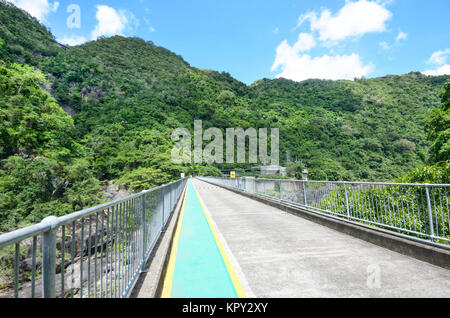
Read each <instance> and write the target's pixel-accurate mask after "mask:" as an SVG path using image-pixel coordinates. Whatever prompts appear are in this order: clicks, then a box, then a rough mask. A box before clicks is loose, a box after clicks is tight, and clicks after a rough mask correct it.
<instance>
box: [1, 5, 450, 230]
mask: <svg viewBox="0 0 450 318" xmlns="http://www.w3.org/2000/svg"><path fill="white" fill-rule="evenodd" d="M0 21H1V22H0V61H1V62H0V85H1V92H0V117H1V121H2V123H1V126H0V224H2V226H1V229H2V230H6V229H11V228H14V227H16V226H17V225H18V224H23V223H28V222H36V221H39V220H40V219H41V218H42V217H45V216H46V215H49V214H58V215H61V214H65V213H69V212H72V211H74V210H78V209H81V208H83V207H86V206H89V205H93V204H96V203H99V202H100V201H101V195H100V194H99V189H100V184H101V182H102V181H111V180H114V181H115V182H116V183H118V184H123V185H126V186H128V187H129V188H130V189H132V190H136V191H139V190H142V189H144V188H149V187H153V186H156V185H159V184H162V183H166V182H169V181H171V180H173V179H175V178H178V177H179V175H180V173H181V172H185V173H187V174H193V173H200V174H218V170H217V168H244V167H247V168H248V167H249V166H250V165H248V164H247V165H244V164H241V165H226V164H223V165H217V166H216V167H200V166H194V165H177V164H174V163H172V161H171V149H172V146H173V142H172V141H171V138H170V136H171V133H172V130H173V129H174V128H178V127H186V128H188V129H190V130H192V129H193V122H194V120H196V119H201V120H203V127H204V129H206V128H209V127H218V128H220V129H222V130H224V129H226V128H228V127H242V128H249V127H254V128H260V127H267V128H276V127H279V128H280V141H281V145H280V147H281V149H280V150H281V152H280V153H281V163H282V164H287V162H286V157H285V151H287V150H289V151H290V153H291V158H292V159H293V160H294V161H295V160H296V159H298V160H301V162H298V163H291V164H290V166H295V169H294V170H295V171H296V172H295V173H294V174H296V175H300V174H301V173H300V172H301V169H303V167H304V166H305V165H306V166H307V167H308V169H309V171H310V178H312V179H324V180H325V179H327V180H350V179H353V180H355V179H358V180H377V181H378V180H390V179H393V178H398V177H400V176H402V175H403V174H405V173H406V172H407V171H409V170H410V169H412V168H414V167H416V166H418V165H420V164H423V163H425V162H426V161H427V160H428V159H427V157H428V156H427V153H428V149H429V146H430V145H431V148H430V149H431V151H432V153H431V155H430V160H434V162H436V164H437V162H438V161H439V162H444V163H445V162H446V160H447V162H448V145H447V141H446V140H448V137H446V136H448V127H447V128H446V129H444V130H442V131H441V130H439V131H438V130H436V129H435V128H430V127H442V123H443V122H445V120H447V119H448V118H447V117H448V114H447V111H448V107H447V108H445V109H441V110H440V111H433V112H432V113H431V115H430V117H427V118H428V119H427V121H426V123H427V127H428V128H427V129H428V130H427V131H428V135H429V137H430V140H432V143H430V142H429V141H427V138H426V137H427V136H426V133H425V132H424V123H425V117H426V116H427V115H428V114H429V113H430V111H431V110H432V109H434V108H438V107H439V105H440V100H439V94H438V92H439V91H440V90H441V88H442V86H443V84H444V82H445V80H446V79H448V78H449V76H440V77H426V76H424V75H422V74H420V73H410V74H407V75H403V76H386V77H383V78H376V79H359V80H355V81H322V80H308V81H304V82H301V83H297V82H293V81H289V80H285V79H277V80H261V81H258V82H256V83H254V84H253V85H251V86H247V85H245V84H243V83H241V82H239V81H237V80H235V79H233V78H232V77H231V76H230V75H229V74H227V73H218V72H215V71H210V70H201V69H197V68H194V67H191V66H190V65H189V64H188V63H186V61H184V60H183V59H182V58H181V57H180V56H178V55H176V54H174V53H172V52H170V51H168V50H166V49H164V48H162V47H158V46H156V45H154V44H153V43H152V42H146V41H144V40H142V39H138V38H124V37H120V36H115V37H112V38H107V39H105V38H103V39H99V40H97V41H92V42H89V43H86V44H84V45H80V46H76V47H71V48H68V49H63V48H60V47H59V45H58V44H57V43H56V42H55V41H54V39H53V36H52V35H51V33H50V32H49V31H48V30H47V29H46V28H45V27H43V26H42V25H40V24H39V23H38V22H37V20H35V19H34V18H31V17H30V16H29V15H28V14H26V13H25V12H24V11H22V10H20V9H17V8H16V7H14V6H13V5H10V4H7V3H6V2H4V1H3V0H1V1H0ZM17 63H18V64H17ZM31 66H33V67H31ZM49 93H50V94H51V95H52V96H53V97H52V96H50V94H49ZM62 109H64V110H66V112H67V113H70V114H71V115H72V116H69V115H67V114H66V113H65V112H64V111H63V110H62ZM443 112H444V113H445V114H447V115H445V114H444V113H443ZM445 116H447V117H445ZM441 117H442V118H441ZM445 118H447V119H445ZM447 121H448V120H447ZM445 138H447V139H445ZM433 140H434V141H435V142H433ZM443 141H445V142H443ZM433 158H434V159H433ZM430 164H431V163H430ZM439 165H442V163H440V164H439Z"/></svg>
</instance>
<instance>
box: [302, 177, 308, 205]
mask: <svg viewBox="0 0 450 318" xmlns="http://www.w3.org/2000/svg"><path fill="white" fill-rule="evenodd" d="M302 182H303V199H304V200H305V206H308V200H307V199H306V181H302Z"/></svg>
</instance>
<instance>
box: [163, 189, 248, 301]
mask: <svg viewBox="0 0 450 318" xmlns="http://www.w3.org/2000/svg"><path fill="white" fill-rule="evenodd" d="M227 264H229V263H228V257H227V255H226V254H225V252H224V251H223V249H222V246H221V244H220V241H218V238H216V235H215V229H214V227H213V225H212V224H211V223H210V217H209V216H208V215H207V214H206V213H205V211H204V209H203V207H202V205H201V203H200V201H199V198H198V196H197V193H196V191H195V189H194V187H193V186H192V182H191V181H188V184H187V191H186V197H185V199H184V202H183V205H182V208H181V212H180V216H179V221H178V225H177V229H176V232H175V236H174V243H173V248H172V251H171V255H170V260H169V265H168V270H167V274H166V277H165V281H164V288H163V292H162V297H164V298H168V297H173V298H236V297H238V296H239V295H242V296H244V295H245V294H243V293H241V294H240V290H241V286H240V284H239V282H238V281H236V280H234V278H235V276H234V275H235V274H234V270H233V269H232V268H231V267H230V266H229V265H227ZM230 271H231V272H230Z"/></svg>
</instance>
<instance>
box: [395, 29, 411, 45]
mask: <svg viewBox="0 0 450 318" xmlns="http://www.w3.org/2000/svg"><path fill="white" fill-rule="evenodd" d="M407 38H408V34H406V33H405V32H402V31H400V32H399V33H398V35H397V37H396V38H395V42H400V41H402V40H406V39H407Z"/></svg>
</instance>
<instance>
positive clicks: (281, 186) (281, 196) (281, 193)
mask: <svg viewBox="0 0 450 318" xmlns="http://www.w3.org/2000/svg"><path fill="white" fill-rule="evenodd" d="M282 182H283V181H281V180H280V201H281V200H283V192H282V189H283V184H282Z"/></svg>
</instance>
